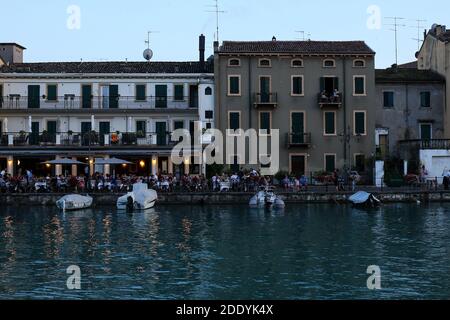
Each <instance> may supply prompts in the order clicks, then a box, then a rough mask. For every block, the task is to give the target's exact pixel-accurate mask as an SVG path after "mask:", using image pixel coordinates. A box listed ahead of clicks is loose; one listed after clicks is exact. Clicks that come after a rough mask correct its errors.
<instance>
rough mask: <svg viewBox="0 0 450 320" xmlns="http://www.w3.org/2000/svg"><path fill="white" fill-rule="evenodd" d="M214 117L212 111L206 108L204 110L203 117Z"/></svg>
mask: <svg viewBox="0 0 450 320" xmlns="http://www.w3.org/2000/svg"><path fill="white" fill-rule="evenodd" d="M213 118H214V111H212V110H207V111H205V119H213Z"/></svg>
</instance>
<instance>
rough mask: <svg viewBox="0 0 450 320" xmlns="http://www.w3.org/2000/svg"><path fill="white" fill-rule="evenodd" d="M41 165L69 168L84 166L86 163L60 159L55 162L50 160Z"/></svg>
mask: <svg viewBox="0 0 450 320" xmlns="http://www.w3.org/2000/svg"><path fill="white" fill-rule="evenodd" d="M42 164H50V165H59V164H60V165H67V166H71V165H78V164H80V165H86V166H87V163H84V162H80V161H77V160H72V159H69V158H62V159H56V160H51V161H46V162H42Z"/></svg>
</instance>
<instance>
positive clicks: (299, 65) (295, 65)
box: [291, 59, 303, 68]
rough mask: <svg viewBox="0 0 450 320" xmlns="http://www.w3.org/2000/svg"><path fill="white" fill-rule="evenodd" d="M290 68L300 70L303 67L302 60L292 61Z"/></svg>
mask: <svg viewBox="0 0 450 320" xmlns="http://www.w3.org/2000/svg"><path fill="white" fill-rule="evenodd" d="M291 67H292V68H302V67H303V60H302V59H294V60H292V62H291Z"/></svg>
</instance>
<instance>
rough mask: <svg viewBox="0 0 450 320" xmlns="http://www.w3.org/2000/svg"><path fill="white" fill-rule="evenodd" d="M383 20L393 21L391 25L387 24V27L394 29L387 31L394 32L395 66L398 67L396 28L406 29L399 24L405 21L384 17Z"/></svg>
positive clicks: (398, 18)
mask: <svg viewBox="0 0 450 320" xmlns="http://www.w3.org/2000/svg"><path fill="white" fill-rule="evenodd" d="M385 19H389V20H392V21H393V23H390V24H387V25H388V26H391V27H394V29H389V30H391V31H394V33H395V64H396V65H398V28H399V27H406V25H404V24H400V23H399V22H400V21H401V20H405V18H400V17H386V18H385Z"/></svg>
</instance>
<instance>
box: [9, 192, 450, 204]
mask: <svg viewBox="0 0 450 320" xmlns="http://www.w3.org/2000/svg"><path fill="white" fill-rule="evenodd" d="M352 194H353V193H352V192H341V193H336V192H304V193H278V195H279V196H281V197H282V198H283V199H284V201H285V202H286V204H305V203H345V202H347V199H348V197H350V196H351V195H352ZM374 194H375V195H376V196H377V197H378V198H379V199H381V200H382V202H384V203H405V202H413V203H416V202H417V201H420V202H423V203H427V202H450V191H435V192H407V191H403V192H393V191H389V192H376V193H374ZM121 195H122V194H112V193H96V194H93V195H91V196H93V198H94V205H96V206H111V205H115V203H116V201H117V199H118V197H119V196H121ZM62 196H63V195H62V194H55V193H49V194H47V193H44V194H36V193H31V194H25V193H22V194H0V203H1V206H0V208H1V207H2V206H54V205H55V202H56V201H57V200H58V199H59V198H61V197H62ZM252 196H253V194H251V193H161V194H158V204H162V205H200V204H202V205H203V204H204V205H229V204H248V201H249V200H250V198H251V197H252Z"/></svg>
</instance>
